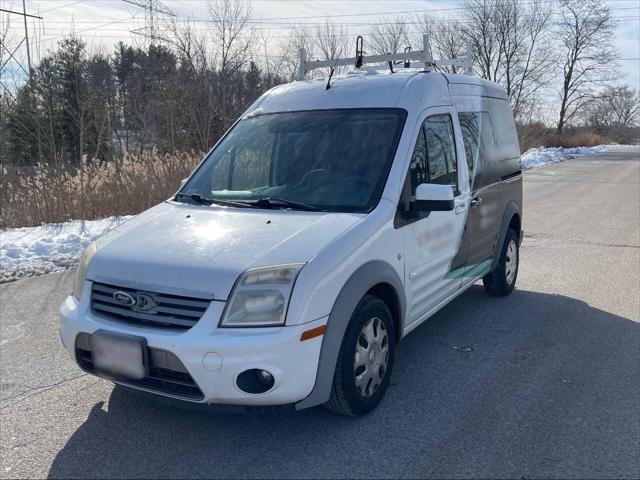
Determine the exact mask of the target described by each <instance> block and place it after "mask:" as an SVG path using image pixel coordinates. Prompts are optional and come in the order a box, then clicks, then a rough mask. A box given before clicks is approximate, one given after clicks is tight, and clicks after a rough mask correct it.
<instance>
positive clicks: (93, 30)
mask: <svg viewBox="0 0 640 480" xmlns="http://www.w3.org/2000/svg"><path fill="white" fill-rule="evenodd" d="M546 1H548V0H546ZM26 3H27V11H28V12H29V13H33V14H37V15H40V16H42V17H44V21H38V20H30V21H29V28H30V29H31V30H32V32H34V35H35V36H36V38H37V41H36V39H34V40H33V42H32V43H34V44H35V45H34V50H36V51H35V52H34V56H37V55H38V54H40V55H42V54H44V53H45V51H46V50H47V49H49V48H52V46H54V45H55V42H57V41H58V40H59V39H60V38H61V37H62V36H63V35H65V34H68V33H70V32H72V31H75V32H76V33H77V34H78V35H80V36H82V37H83V38H84V39H85V41H87V43H88V44H89V45H90V46H91V47H92V48H99V49H102V50H105V51H111V49H112V47H113V45H114V44H115V43H116V42H117V41H119V40H123V41H125V42H127V41H128V42H130V41H131V40H132V36H131V33H130V30H132V29H135V28H137V27H141V26H142V25H144V12H143V10H142V9H140V8H138V7H136V6H133V5H130V4H127V3H125V2H124V1H122V0H27V2H26ZM607 3H608V4H609V5H610V7H611V8H612V15H613V16H614V17H616V18H617V19H618V25H617V28H616V34H615V38H614V44H615V46H616V47H617V49H618V51H619V53H620V56H621V58H622V60H620V67H621V72H622V74H623V77H622V78H621V83H627V84H630V85H632V86H636V87H638V86H639V85H640V60H638V59H640V1H639V0H609V1H607ZM164 4H165V5H166V6H168V7H169V8H171V9H172V10H173V11H174V12H175V13H176V14H177V17H178V18H180V19H204V18H206V15H207V2H206V0H164ZM460 5H461V1H459V0H430V1H425V0H388V1H371V0H350V1H347V0H309V1H303V0H288V1H287V0H254V1H253V2H252V15H251V16H252V18H254V19H273V18H274V17H280V18H281V17H310V18H307V19H297V20H294V19H291V20H269V22H276V21H277V22H279V23H277V24H275V23H270V24H269V25H268V28H269V29H270V30H269V33H270V36H271V40H270V42H271V43H272V44H275V43H277V42H278V39H280V38H282V37H283V36H285V35H286V34H287V32H288V29H289V28H290V27H287V26H285V25H283V23H288V22H292V23H299V22H318V21H323V18H321V17H322V16H326V15H331V16H335V15H349V16H345V17H335V18H333V21H334V22H335V23H354V22H375V21H380V20H381V19H382V18H383V17H384V15H379V13H383V12H388V13H389V14H392V13H393V12H400V11H403V12H408V11H416V10H430V11H432V13H433V14H435V15H447V16H455V14H456V11H455V10H450V9H455V8H456V7H460ZM0 6H1V7H0V8H4V9H8V10H17V11H21V10H22V0H0ZM354 14H358V16H356V17H354V16H353V15H354ZM314 17H315V18H314ZM7 18H8V16H7V15H6V14H0V20H2V21H3V22H5V21H6V20H7ZM346 28H348V31H349V33H353V34H354V35H355V34H357V33H362V32H359V31H356V30H357V29H360V30H362V29H363V28H365V27H355V26H350V27H346ZM22 29H23V24H22V19H21V18H20V17H16V16H12V17H11V23H10V37H9V39H8V41H7V44H8V46H12V45H16V44H17V42H19V41H20V35H21V34H22V31H23V30H22ZM12 36H13V38H12ZM37 46H39V47H40V48H39V49H37V48H35V47H37ZM16 55H19V56H21V57H24V56H25V51H24V48H21V49H19V50H18V51H17V52H16Z"/></svg>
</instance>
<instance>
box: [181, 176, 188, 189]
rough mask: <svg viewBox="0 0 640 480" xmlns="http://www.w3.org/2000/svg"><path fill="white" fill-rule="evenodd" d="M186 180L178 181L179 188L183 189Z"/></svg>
mask: <svg viewBox="0 0 640 480" xmlns="http://www.w3.org/2000/svg"><path fill="white" fill-rule="evenodd" d="M187 180H188V179H187V178H183V179H182V180H180V188H182V187H184V184H185V183H187Z"/></svg>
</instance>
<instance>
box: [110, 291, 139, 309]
mask: <svg viewBox="0 0 640 480" xmlns="http://www.w3.org/2000/svg"><path fill="white" fill-rule="evenodd" d="M113 298H114V299H116V300H117V301H118V303H121V304H122V305H126V306H127V307H133V306H134V305H135V304H136V297H134V296H133V295H131V294H130V293H127V292H114V293H113Z"/></svg>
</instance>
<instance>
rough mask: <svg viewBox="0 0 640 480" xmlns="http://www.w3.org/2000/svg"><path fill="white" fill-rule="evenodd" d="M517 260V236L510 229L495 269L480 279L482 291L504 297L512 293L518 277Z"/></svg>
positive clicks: (518, 257)
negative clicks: (482, 286) (482, 284)
mask: <svg viewBox="0 0 640 480" xmlns="http://www.w3.org/2000/svg"><path fill="white" fill-rule="evenodd" d="M519 260H520V251H519V248H518V234H517V233H516V232H515V230H513V229H511V228H510V229H509V230H507V235H506V237H505V239H504V245H503V246H502V252H500V258H499V259H498V264H497V265H496V268H495V269H494V270H493V271H492V272H491V273H488V274H487V275H485V276H484V278H483V279H482V282H483V283H484V289H485V290H486V292H487V293H488V294H489V295H492V296H505V295H509V294H510V293H511V292H512V291H513V288H514V287H515V286H516V278H517V277H518V264H519Z"/></svg>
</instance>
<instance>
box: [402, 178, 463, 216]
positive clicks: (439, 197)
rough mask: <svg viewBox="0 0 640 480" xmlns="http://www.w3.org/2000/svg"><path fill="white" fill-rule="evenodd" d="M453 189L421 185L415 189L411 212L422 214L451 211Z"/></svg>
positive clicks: (429, 184)
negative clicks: (420, 212) (415, 211)
mask: <svg viewBox="0 0 640 480" xmlns="http://www.w3.org/2000/svg"><path fill="white" fill-rule="evenodd" d="M453 207H454V202H453V189H452V188H451V185H439V184H436V183H421V184H420V185H418V187H417V188H416V199H415V201H414V202H412V204H411V209H412V210H418V211H423V212H449V211H451V210H453Z"/></svg>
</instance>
